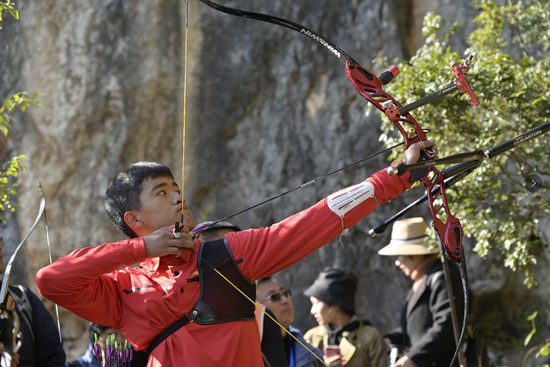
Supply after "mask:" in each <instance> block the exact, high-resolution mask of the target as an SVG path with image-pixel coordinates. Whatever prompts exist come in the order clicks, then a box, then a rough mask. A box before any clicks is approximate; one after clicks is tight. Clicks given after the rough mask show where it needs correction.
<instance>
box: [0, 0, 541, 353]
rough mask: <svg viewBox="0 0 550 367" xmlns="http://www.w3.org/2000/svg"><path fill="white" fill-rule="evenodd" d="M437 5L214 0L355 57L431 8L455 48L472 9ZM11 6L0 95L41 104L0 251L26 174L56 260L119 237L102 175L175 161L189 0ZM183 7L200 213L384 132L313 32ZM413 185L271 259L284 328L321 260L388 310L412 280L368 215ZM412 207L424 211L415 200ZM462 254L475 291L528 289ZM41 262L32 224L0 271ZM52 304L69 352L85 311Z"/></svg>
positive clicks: (28, 127)
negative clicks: (453, 27) (327, 235)
mask: <svg viewBox="0 0 550 367" xmlns="http://www.w3.org/2000/svg"><path fill="white" fill-rule="evenodd" d="M450 4H451V2H450V1H435V0H431V1H422V2H419V1H412V0H403V1H398V0H391V1H387V0H386V1H383V0H369V1H358V0H354V1H333V0H323V1H320V0H300V1H280V0H273V1H269V2H250V1H243V0H236V1H232V2H227V5H228V6H232V7H236V8H241V9H247V10H249V11H255V12H262V13H266V14H271V15H274V16H278V17H281V18H285V19H290V20H293V21H296V22H298V23H301V24H303V25H305V26H306V27H308V28H310V29H312V30H314V31H315V32H317V33H319V34H321V35H323V36H325V37H327V39H329V40H331V41H332V42H333V43H335V44H337V45H338V46H339V47H340V48H342V49H343V50H345V51H346V52H347V53H348V54H349V55H351V56H352V57H353V58H354V59H356V60H357V61H358V62H360V63H361V64H362V65H363V66H364V67H366V68H371V67H372V60H373V59H374V58H376V57H381V56H387V57H388V58H389V59H390V60H391V59H393V58H395V57H399V58H403V57H407V56H409V55H410V54H411V53H413V52H414V50H415V49H416V48H417V47H418V46H419V44H420V42H421V39H420V37H419V33H420V32H419V29H420V25H421V22H422V17H423V16H424V14H425V12H426V11H427V10H432V11H437V12H439V13H442V14H443V15H444V16H445V17H447V19H448V20H449V23H451V22H453V21H456V20H458V21H461V22H462V23H463V24H464V27H463V28H462V30H461V31H460V32H459V33H458V34H457V35H456V36H455V41H454V43H455V46H456V47H459V48H462V49H465V47H466V45H465V35H466V34H468V33H469V31H470V30H471V29H472V27H473V25H472V24H471V19H473V17H474V15H475V10H473V9H471V8H469V7H466V6H463V7H461V8H460V9H455V8H454V7H453V6H451V5H450ZM19 10H20V13H21V20H20V21H18V22H15V21H12V20H10V19H9V18H7V19H6V21H5V22H4V30H2V31H1V32H2V33H1V34H2V37H1V38H0V46H1V48H0V50H1V54H0V67H1V70H2V73H1V75H0V77H1V78H2V79H1V85H0V97H2V98H5V97H6V96H7V95H8V94H9V93H13V92H15V91H20V90H25V91H28V92H41V93H43V96H41V97H39V100H40V102H41V104H42V107H41V108H35V109H31V110H29V111H28V112H27V113H25V114H15V120H14V123H13V131H12V132H11V135H10V139H9V144H8V146H7V147H6V151H7V152H9V153H11V154H26V155H27V156H28V159H29V162H28V163H27V164H26V168H27V169H26V172H25V173H24V174H22V175H21V176H20V178H19V184H20V190H19V203H20V205H21V208H20V209H19V210H18V212H17V217H16V216H15V215H10V216H9V217H8V223H7V225H6V226H3V227H2V236H3V237H4V239H5V244H6V248H5V251H4V253H5V258H6V259H7V258H8V256H9V253H10V251H13V248H14V247H15V246H16V244H17V243H18V238H20V237H21V235H22V234H23V235H24V234H25V233H26V232H27V231H28V230H29V228H30V225H31V224H32V221H33V220H34V218H35V216H36V211H37V208H38V195H37V190H36V185H37V182H38V181H40V182H42V185H43V187H44V190H45V193H46V198H47V215H48V226H49V230H50V239H51V243H52V255H53V257H54V259H56V258H58V257H61V256H63V255H65V254H67V253H69V252H71V251H73V250H74V249H78V248H83V247H87V246H97V245H99V244H101V243H104V242H111V241H115V240H119V239H122V238H123V236H122V235H121V234H120V233H118V232H117V231H116V229H115V227H114V226H113V225H112V224H111V223H110V221H109V219H108V218H107V216H106V215H105V211H104V204H103V203H104V192H105V189H106V187H107V184H108V182H109V181H110V180H111V179H112V177H113V176H114V175H115V174H116V173H117V172H119V171H120V170H122V169H124V168H126V167H127V166H128V165H129V164H131V163H133V162H136V161H139V160H154V161H159V162H162V163H165V164H167V165H168V166H171V167H172V168H173V170H174V174H175V177H181V176H182V168H181V167H182V161H183V159H182V141H183V139H182V133H183V128H182V126H183V122H182V121H183V106H184V93H183V92H184V90H183V81H184V66H185V58H184V56H185V52H184V50H185V49H184V46H185V18H186V9H185V2H183V1H175V0H160V1H156V2H127V1H122V0H92V1H87V2H74V1H69V0H52V1H47V2H44V1H37V2H27V3H21V7H20V9H19ZM189 14H190V19H189V34H188V72H187V76H188V82H187V102H186V105H187V111H186V127H187V131H186V142H185V143H186V155H185V186H184V190H185V191H184V192H185V196H186V199H187V202H188V204H189V206H190V207H191V209H192V210H193V212H194V214H195V217H196V219H197V222H199V221H203V220H211V219H217V218H221V217H224V216H226V215H229V214H231V213H233V212H236V211H238V210H241V209H243V208H246V207H248V206H251V205H253V204H256V203H258V202H260V201H262V200H264V199H265V198H268V197H271V196H275V195H277V194H279V193H281V192H284V191H286V190H288V189H291V188H294V187H296V186H298V185H300V184H302V183H304V182H308V181H310V180H312V179H314V178H316V177H319V176H322V175H324V174H325V173H327V172H330V171H332V170H335V169H337V168H339V167H341V166H343V165H345V164H348V163H350V162H352V161H354V160H358V159H360V158H362V157H365V156H368V155H370V154H372V153H374V152H377V151H379V150H381V149H382V148H383V147H382V145H381V144H380V143H379V142H378V139H377V137H378V135H379V133H380V130H379V124H380V119H379V117H378V116H376V115H375V114H374V113H372V114H370V115H366V114H365V111H366V109H367V104H366V102H365V101H364V100H363V99H362V98H361V97H360V96H359V95H358V94H357V92H356V91H355V90H354V88H353V87H352V85H351V84H350V82H349V81H348V79H347V77H346V76H345V74H344V66H343V64H342V63H341V62H340V61H339V60H338V59H337V58H335V57H334V56H333V55H332V54H331V53H330V52H328V51H327V50H326V49H324V48H323V46H321V45H320V44H318V43H316V42H314V41H312V40H311V39H308V38H307V37H304V36H303V35H300V34H298V33H296V32H293V31H291V30H288V29H285V28H282V27H278V26H275V25H272V24H268V23H263V22H258V21H251V20H247V19H243V18H237V17H232V16H229V15H226V14H222V13H220V12H216V11H215V10H213V9H211V8H208V7H207V6H205V5H204V4H202V3H200V2H199V1H191V2H190V4H189ZM388 66H389V65H388ZM373 71H375V70H373ZM381 71H382V70H376V72H377V73H379V72H381ZM5 154H7V153H5ZM387 164H388V162H387V161H386V159H385V157H384V156H380V157H378V158H376V159H373V160H371V161H369V162H368V163H365V164H361V165H358V166H356V167H354V168H352V169H349V170H346V171H344V172H341V173H338V174H336V175H334V176H331V177H329V178H327V179H325V180H323V181H321V182H318V183H317V184H315V185H312V186H308V187H307V188H305V189H302V190H300V191H297V192H295V193H292V194H290V195H288V196H286V197H284V198H283V199H280V200H277V201H274V202H273V203H271V204H268V205H264V206H261V207H259V208H258V209H255V210H253V211H250V212H247V213H245V214H243V215H240V216H238V217H236V218H234V219H232V221H234V222H235V223H237V224H239V225H240V226H241V227H242V228H250V227H261V226H268V225H270V224H272V223H274V222H277V221H279V220H281V219H283V218H285V217H287V216H288V215H290V214H293V213H295V212H297V211H300V210H302V209H305V208H307V207H309V206H310V205H312V204H314V203H315V202H316V201H318V200H320V199H322V198H323V197H325V196H326V195H328V194H330V193H331V192H333V191H335V190H337V189H339V188H341V187H344V186H346V185H350V184H353V183H357V182H359V181H360V180H363V179H365V178H366V177H368V176H369V175H370V174H371V173H373V172H374V171H376V170H379V169H382V168H383V167H385V166H386V165H387ZM178 181H181V179H178ZM421 195H422V189H420V188H417V189H413V190H411V191H410V192H408V193H406V194H405V195H403V196H402V197H400V198H398V199H396V200H393V201H392V202H391V203H388V204H385V205H382V206H380V207H379V208H377V210H376V211H375V212H374V213H373V214H372V215H370V216H369V217H368V218H366V219H365V220H363V221H362V222H360V223H359V224H358V225H357V226H356V227H355V228H354V229H353V230H352V234H351V235H350V236H349V237H347V238H345V239H344V246H343V247H342V248H340V249H336V246H335V243H334V242H333V243H331V244H329V245H327V246H326V247H325V248H323V249H320V250H319V251H317V252H316V253H315V254H313V255H311V256H310V257H308V258H307V259H305V260H303V261H302V262H300V263H299V264H296V265H294V266H292V267H291V268H289V269H287V270H286V271H284V272H282V273H281V274H279V275H278V279H279V281H280V282H281V283H283V284H284V285H286V286H288V287H290V288H292V289H293V291H294V294H296V296H295V298H294V303H295V305H296V323H295V324H296V326H298V327H300V328H302V329H307V328H309V327H311V326H313V323H314V320H313V319H312V317H311V316H309V301H308V300H307V299H306V298H305V297H304V296H302V295H301V291H302V290H303V289H304V288H305V287H307V286H308V285H309V284H311V282H312V281H313V280H314V279H315V277H316V275H317V274H318V272H319V271H320V270H322V269H323V268H324V267H326V266H344V267H348V268H350V269H352V270H353V271H354V272H356V273H357V274H358V275H359V277H360V279H361V282H360V289H359V296H358V299H357V301H358V304H359V305H360V306H359V314H360V315H361V316H363V317H365V318H369V319H370V320H371V321H372V322H373V323H374V324H375V325H376V326H377V327H378V328H379V329H380V330H381V331H382V332H385V331H387V330H389V329H390V328H392V327H394V326H396V324H397V319H396V315H398V314H399V310H400V308H401V304H402V300H403V299H404V297H405V295H406V293H407V290H408V288H409V287H410V283H409V282H408V281H407V280H406V279H405V278H404V276H403V275H401V274H399V271H398V269H395V267H394V266H393V259H388V258H382V257H380V256H378V255H377V254H376V252H377V251H378V249H380V248H381V247H382V246H383V245H385V244H386V243H387V242H388V241H389V233H387V234H384V235H382V236H378V237H376V238H371V237H370V236H369V235H368V230H369V229H370V228H372V227H373V226H374V225H375V224H376V223H377V222H378V221H380V220H383V219H385V218H387V217H388V216H390V215H392V214H393V213H395V212H396V211H397V210H399V209H400V208H402V207H403V206H404V205H405V204H407V203H409V202H410V201H411V200H412V199H416V198H417V197H419V196H421ZM414 215H415V216H424V217H426V218H428V217H429V216H428V210H427V207H424V208H419V209H418V210H417V211H416V212H415V213H414ZM466 230H467V229H466ZM388 232H389V231H388ZM471 258H472V260H471V261H472V262H474V263H475V267H474V269H473V270H472V271H471V272H470V276H471V277H472V279H475V280H474V281H473V284H472V288H473V289H474V292H477V294H479V296H480V297H481V298H483V296H484V295H488V294H495V292H496V294H499V295H502V294H506V295H508V294H511V295H512V296H514V297H516V296H517V295H518V292H519V293H521V296H522V297H523V296H524V294H523V293H526V294H527V293H533V291H531V292H527V290H525V289H523V288H522V286H521V285H518V286H515V285H514V284H515V283H518V280H517V279H518V275H515V274H509V273H508V272H506V271H504V270H503V269H502V268H501V266H500V265H491V264H492V263H490V262H487V261H482V260H480V259H478V258H476V257H475V256H474V255H472V256H471ZM543 259H544V258H543ZM543 262H544V261H543ZM47 263H48V248H47V243H46V236H45V233H44V229H43V225H41V226H39V228H38V229H37V230H36V231H35V233H33V235H32V236H31V238H30V239H29V241H28V242H27V243H26V245H25V247H24V249H23V252H22V253H21V254H20V255H19V259H18V263H17V264H18V265H17V270H16V273H15V274H14V275H13V277H12V282H19V283H23V284H27V285H29V286H31V287H33V286H34V275H35V274H36V272H37V271H38V269H40V268H42V267H43V266H45V265H46V264H47ZM519 283H521V282H519ZM503 289H506V292H507V293H503V292H502V291H503ZM491 292H493V293H491ZM504 299H505V298H504ZM47 304H48V306H49V307H52V305H51V304H49V303H47ZM516 306H517V307H516ZM522 306H523V305H521V304H519V305H514V306H513V307H512V306H510V309H509V310H507V311H506V312H504V311H503V312H504V314H503V315H502V318H500V320H503V321H504V323H505V322H506V321H508V320H514V319H517V314H518V313H519V312H521V310H523V308H522ZM484 307H485V310H486V311H487V312H489V313H490V312H491V310H493V307H494V305H491V303H490V302H486V303H485V304H484ZM61 316H62V321H61V325H62V332H63V337H64V340H65V345H66V347H67V348H66V349H67V351H68V355H69V358H74V357H76V356H77V355H78V354H79V353H81V352H82V349H81V346H82V343H84V344H85V343H86V336H83V335H84V332H85V328H86V323H85V321H84V320H81V319H79V318H78V317H76V316H75V315H73V314H72V313H70V312H69V311H66V310H62V312H61ZM518 330H519V329H518V328H517V327H514V328H513V330H512V331H513V332H514V333H519V332H520V331H518ZM521 332H523V330H522V331H521ZM518 336H521V335H519V334H518Z"/></svg>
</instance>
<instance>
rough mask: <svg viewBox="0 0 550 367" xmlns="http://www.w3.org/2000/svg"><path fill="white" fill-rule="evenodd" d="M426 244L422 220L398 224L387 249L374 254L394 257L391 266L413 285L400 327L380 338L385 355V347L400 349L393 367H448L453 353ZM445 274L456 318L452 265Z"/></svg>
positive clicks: (444, 294)
mask: <svg viewBox="0 0 550 367" xmlns="http://www.w3.org/2000/svg"><path fill="white" fill-rule="evenodd" d="M427 240H428V235H427V234H426V223H425V222H424V219H422V218H409V219H403V220H400V221H397V222H395V224H394V225H393V230H392V234H391V242H390V244H389V245H387V246H386V247H384V248H383V249H381V250H380V251H378V254H380V255H385V256H396V257H397V259H396V260H395V265H396V266H397V267H399V268H400V269H401V270H402V271H403V272H404V273H405V275H406V276H408V277H410V278H411V279H412V280H413V281H414V283H413V286H412V289H411V291H410V292H409V294H408V295H407V299H406V301H405V304H404V306H403V308H402V310H401V322H400V326H399V327H398V328H396V329H394V330H392V331H391V332H390V333H388V334H387V335H384V341H385V342H386V347H387V349H388V350H389V347H390V344H395V345H400V346H402V347H404V349H405V356H403V357H402V358H400V359H399V360H398V361H397V362H396V363H395V364H394V366H396V367H423V366H448V365H449V364H450V363H451V360H452V358H453V354H454V351H455V348H456V344H455V339H454V335H453V324H452V322H453V321H452V318H453V313H452V309H451V303H450V302H449V294H448V291H447V283H446V281H445V275H444V270H443V265H442V264H441V261H439V259H438V254H437V252H438V251H437V250H433V249H431V248H430V247H429V246H428V241H427ZM449 270H450V274H451V277H450V278H451V284H452V287H453V294H454V302H455V305H456V310H457V313H458V314H462V312H463V310H464V306H463V302H462V293H461V291H460V290H461V288H460V276H459V272H458V269H457V268H456V266H454V265H453V266H451V267H450V269H449Z"/></svg>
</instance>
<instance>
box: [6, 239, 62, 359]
mask: <svg viewBox="0 0 550 367" xmlns="http://www.w3.org/2000/svg"><path fill="white" fill-rule="evenodd" d="M3 246H4V241H3V239H2V238H1V237H0V254H1V252H2V247H3ZM0 260H2V258H1V257H0ZM3 273H4V262H3V261H0V274H3ZM0 284H1V282H0ZM8 291H9V294H10V296H11V297H12V298H13V300H14V302H15V311H16V312H17V316H18V317H19V323H20V325H21V330H22V331H23V343H22V345H21V348H20V349H19V350H18V351H17V354H19V364H18V367H46V366H47V367H62V366H64V365H65V351H64V350H63V343H61V338H60V337H59V331H58V330H57V327H56V326H55V323H54V321H53V318H52V316H51V315H50V313H49V312H48V310H46V307H44V304H43V303H42V301H40V299H39V298H38V297H37V296H36V295H35V294H34V293H33V292H32V291H31V290H30V289H29V288H27V287H24V286H22V285H12V284H10V285H9V286H8Z"/></svg>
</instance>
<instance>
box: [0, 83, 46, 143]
mask: <svg viewBox="0 0 550 367" xmlns="http://www.w3.org/2000/svg"><path fill="white" fill-rule="evenodd" d="M34 95H42V94H41V93H34ZM29 106H36V107H40V102H38V100H37V99H36V98H33V97H28V95H27V92H19V93H15V94H13V95H11V96H9V97H8V98H6V100H5V101H4V104H3V105H2V108H0V130H1V131H2V133H3V134H4V135H5V136H6V137H7V136H8V131H9V129H10V124H9V121H10V120H11V116H10V115H9V114H8V112H11V111H12V110H13V109H14V108H19V109H20V110H21V112H25V110H26V109H27V107H29Z"/></svg>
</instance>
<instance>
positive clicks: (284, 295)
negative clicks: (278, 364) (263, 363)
mask: <svg viewBox="0 0 550 367" xmlns="http://www.w3.org/2000/svg"><path fill="white" fill-rule="evenodd" d="M256 299H257V301H258V302H259V303H260V304H262V305H264V306H266V307H267V308H268V309H269V310H271V311H272V312H273V313H274V314H275V316H276V317H277V320H278V321H279V323H280V324H281V325H282V326H283V327H284V328H285V329H287V330H288V331H289V332H290V333H291V334H292V335H293V336H294V337H295V338H296V339H298V340H299V341H300V342H301V343H302V344H304V345H305V346H306V347H307V348H308V349H309V350H310V351H311V352H313V353H315V354H316V355H317V356H318V357H320V358H321V357H322V356H323V353H322V352H321V351H320V350H319V349H317V348H315V347H313V346H312V345H311V344H309V343H307V342H306V340H305V339H304V335H303V334H302V332H301V331H300V330H299V329H297V328H295V327H294V326H292V325H291V323H292V322H293V321H294V305H293V304H292V293H291V291H290V290H289V289H283V288H281V286H279V284H277V282H275V281H274V280H273V279H272V278H271V277H267V278H264V279H261V280H258V281H257V282H256ZM281 333H282V336H283V344H284V349H285V356H286V362H287V363H288V366H289V367H314V366H322V365H323V364H322V363H321V361H319V360H318V359H317V358H316V357H315V356H314V355H312V354H311V353H310V352H309V351H308V350H307V349H306V348H304V346H303V345H302V344H300V343H299V342H297V341H296V339H295V338H293V337H291V336H290V335H288V334H287V332H286V331H285V330H284V329H281Z"/></svg>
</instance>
